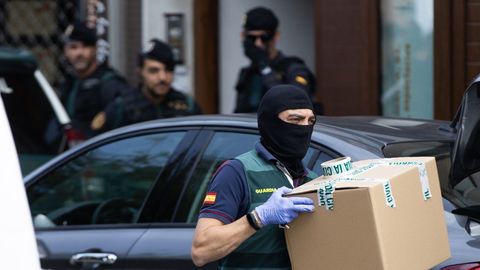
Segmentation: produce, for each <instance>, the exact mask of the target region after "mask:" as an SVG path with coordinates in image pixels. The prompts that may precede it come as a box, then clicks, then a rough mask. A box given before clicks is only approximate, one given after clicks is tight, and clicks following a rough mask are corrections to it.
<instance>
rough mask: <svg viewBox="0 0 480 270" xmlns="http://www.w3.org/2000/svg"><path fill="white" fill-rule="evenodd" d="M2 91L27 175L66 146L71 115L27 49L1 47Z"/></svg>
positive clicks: (0, 82)
mask: <svg viewBox="0 0 480 270" xmlns="http://www.w3.org/2000/svg"><path fill="white" fill-rule="evenodd" d="M0 94H1V98H2V99H3V103H4V105H5V111H6V113H7V116H8V120H9V122H10V125H11V128H12V133H13V138H14V140H15V146H16V148H17V152H18V155H19V159H20V165H21V168H22V173H23V175H26V174H27V173H29V172H30V171H32V170H33V169H35V168H37V167H38V166H40V165H41V164H43V163H45V162H46V161H47V160H49V159H51V158H52V157H53V156H54V155H56V154H58V153H59V152H61V151H63V150H64V148H65V147H64V146H62V143H61V140H62V138H63V137H64V134H63V133H58V130H62V127H64V126H68V125H69V124H70V118H69V116H68V115H67V112H66V111H65V109H64V107H63V106H62V104H61V102H60V100H59V99H58V97H57V95H56V93H55V91H54V90H53V89H52V87H51V86H50V84H49V83H48V81H47V79H46V78H45V77H44V76H43V74H42V73H41V71H40V70H39V69H38V64H37V61H36V59H35V57H34V56H33V54H31V53H30V52H29V51H27V50H23V49H15V48H8V47H0Z"/></svg>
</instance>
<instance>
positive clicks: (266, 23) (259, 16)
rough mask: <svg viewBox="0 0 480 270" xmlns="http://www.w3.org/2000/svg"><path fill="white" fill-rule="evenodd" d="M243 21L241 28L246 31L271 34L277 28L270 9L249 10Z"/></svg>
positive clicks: (274, 17) (275, 17)
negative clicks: (259, 31) (261, 31)
mask: <svg viewBox="0 0 480 270" xmlns="http://www.w3.org/2000/svg"><path fill="white" fill-rule="evenodd" d="M243 19H244V21H243V28H244V29H245V30H246V31H252V30H264V31H269V32H272V33H273V32H275V31H276V30H277V27H278V19H277V16H275V14H274V13H273V12H272V11H271V10H270V9H268V8H264V7H256V8H253V9H251V10H249V11H248V12H247V13H246V14H245V16H244V18H243Z"/></svg>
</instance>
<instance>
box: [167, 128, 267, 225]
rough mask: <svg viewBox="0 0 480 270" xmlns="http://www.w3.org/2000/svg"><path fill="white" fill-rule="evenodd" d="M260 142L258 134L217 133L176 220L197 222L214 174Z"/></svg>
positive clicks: (191, 182)
mask: <svg viewBox="0 0 480 270" xmlns="http://www.w3.org/2000/svg"><path fill="white" fill-rule="evenodd" d="M258 140H259V136H258V135H256V134H249V133H235V132H216V133H215V135H214V136H213V138H212V140H211V141H210V144H209V145H208V147H207V149H206V150H205V152H204V154H203V156H202V159H201V160H200V161H199V162H198V164H197V166H196V168H195V171H194V172H193V174H192V177H191V179H190V182H189V184H188V188H187V189H186V190H185V193H184V195H183V199H182V201H181V203H180V206H179V211H178V212H177V216H176V218H175V220H176V221H183V222H184V221H185V220H187V222H193V221H195V220H196V218H197V215H198V210H199V209H200V206H201V204H202V203H203V199H204V195H205V191H206V189H207V185H208V182H209V180H210V179H211V178H212V175H213V173H214V172H215V171H216V170H217V168H218V167H219V166H220V165H221V164H222V163H223V162H224V161H225V160H228V159H231V158H234V157H236V156H238V155H240V154H242V153H245V152H247V151H250V150H251V149H253V148H254V147H255V143H256V142H257V141H258Z"/></svg>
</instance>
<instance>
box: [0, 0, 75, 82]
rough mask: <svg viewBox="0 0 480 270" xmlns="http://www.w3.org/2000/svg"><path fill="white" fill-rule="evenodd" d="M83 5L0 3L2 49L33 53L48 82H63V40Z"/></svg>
mask: <svg viewBox="0 0 480 270" xmlns="http://www.w3.org/2000/svg"><path fill="white" fill-rule="evenodd" d="M79 6H80V1H79V0H41V1H40V0H4V1H0V46H10V47H16V48H25V49H28V50H30V51H31V52H32V53H33V54H34V55H35V56H36V58H37V60H38V64H39V68H40V70H41V71H42V72H43V73H44V74H45V76H46V78H47V79H48V81H49V82H50V83H52V84H54V85H55V84H57V83H59V82H60V81H61V80H63V79H64V76H65V74H66V71H65V67H66V65H65V60H64V58H63V54H62V41H61V37H62V34H63V32H64V30H65V29H66V27H67V26H68V25H69V24H70V23H72V22H73V21H74V19H75V18H76V16H78V14H79Z"/></svg>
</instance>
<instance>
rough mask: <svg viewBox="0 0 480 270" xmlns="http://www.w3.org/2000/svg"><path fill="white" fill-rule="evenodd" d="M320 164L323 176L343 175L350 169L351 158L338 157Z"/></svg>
mask: <svg viewBox="0 0 480 270" xmlns="http://www.w3.org/2000/svg"><path fill="white" fill-rule="evenodd" d="M321 166H322V172H323V176H324V177H329V176H334V175H343V174H346V173H348V172H349V171H350V170H351V169H352V159H351V158H350V157H340V158H336V159H332V160H329V161H325V162H323V163H322V164H321Z"/></svg>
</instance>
